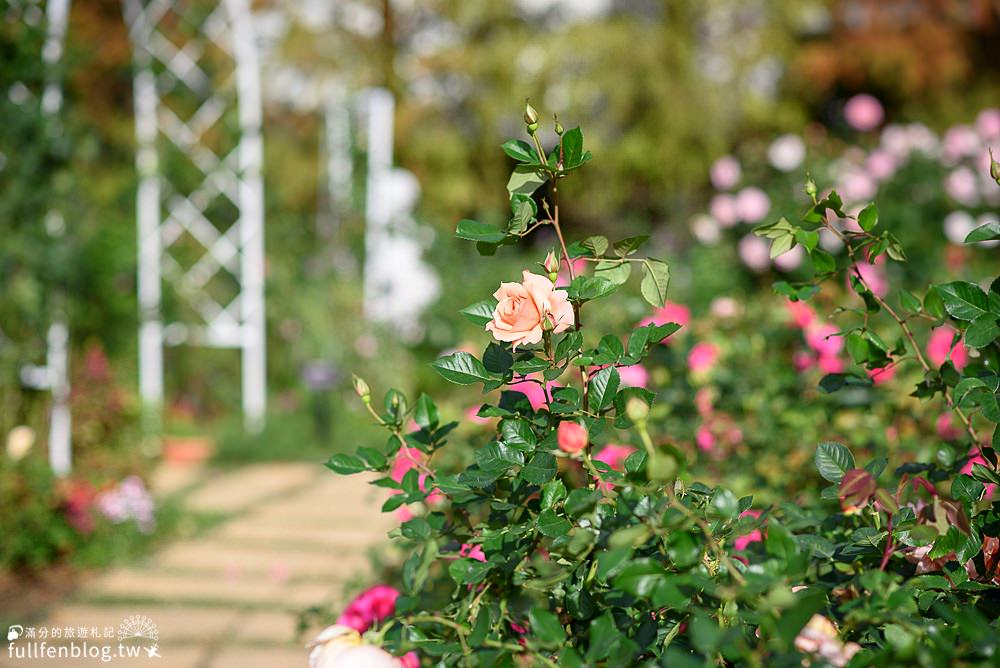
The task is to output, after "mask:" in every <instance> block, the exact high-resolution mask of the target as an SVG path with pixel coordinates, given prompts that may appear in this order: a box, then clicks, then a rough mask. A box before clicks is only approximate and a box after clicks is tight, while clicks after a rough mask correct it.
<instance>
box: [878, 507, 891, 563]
mask: <svg viewBox="0 0 1000 668" xmlns="http://www.w3.org/2000/svg"><path fill="white" fill-rule="evenodd" d="M892 519H893V516H892V514H891V513H890V514H889V524H887V525H886V527H885V528H886V531H888V532H889V536H888V538H886V541H885V549H884V550H883V551H882V563H880V564H879V565H878V569H879V570H880V571H884V570H885V567H886V566H887V565H888V564H889V558H890V557H891V556H892V553H893V551H894V550H895V541H894V540H893V539H892Z"/></svg>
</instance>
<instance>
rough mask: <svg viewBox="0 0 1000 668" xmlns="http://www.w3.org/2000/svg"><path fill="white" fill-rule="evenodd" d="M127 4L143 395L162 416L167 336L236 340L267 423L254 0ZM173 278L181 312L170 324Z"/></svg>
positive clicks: (248, 413)
mask: <svg viewBox="0 0 1000 668" xmlns="http://www.w3.org/2000/svg"><path fill="white" fill-rule="evenodd" d="M123 5H124V13H125V20H126V23H127V24H128V28H129V34H130V37H131V41H132V45H133V50H134V59H135V65H136V72H135V90H134V96H135V124H136V139H137V144H138V149H137V153H136V166H137V169H138V172H139V178H140V181H139V188H138V193H137V196H136V209H137V218H138V236H139V244H138V245H139V285H138V297H139V309H140V331H139V385H140V394H141V395H142V398H143V400H144V402H145V404H146V405H147V407H149V408H150V409H153V410H152V411H151V412H150V415H152V416H154V417H156V416H158V414H159V408H160V407H161V405H162V402H163V372H164V368H163V347H164V345H180V344H191V345H204V346H210V347H220V348H236V349H239V350H241V351H242V367H243V368H242V388H243V412H244V416H245V418H246V422H247V426H248V427H249V428H251V429H258V428H260V427H261V426H262V424H263V419H264V411H265V403H266V377H265V331H264V203H263V198H264V196H263V184H262V181H261V162H262V158H263V155H262V154H263V151H262V142H261V135H260V132H261V99H260V74H259V68H258V63H257V47H256V44H255V41H254V32H253V23H252V15H251V11H250V6H249V0H222V1H221V2H215V1H212V2H209V1H207V0H123ZM176 163H179V164H176ZM192 174H193V175H196V177H197V178H196V179H194V181H193V182H192V181H190V180H189V179H190V177H191V175H192ZM164 286H168V289H170V290H172V296H175V297H176V302H177V304H178V305H179V311H181V313H179V314H177V315H174V317H173V318H170V320H171V322H165V320H166V318H165V317H164V302H165V300H164V296H165V295H164V290H163V287H164Z"/></svg>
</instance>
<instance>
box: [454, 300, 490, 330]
mask: <svg viewBox="0 0 1000 668" xmlns="http://www.w3.org/2000/svg"><path fill="white" fill-rule="evenodd" d="M496 307H497V300H496V299H493V298H492V297H490V298H489V299H484V300H483V301H481V302H476V303H475V304H470V305H469V306H466V307H465V308H463V309H462V310H461V311H459V313H461V314H462V317H464V318H465V319H466V320H468V321H469V322H471V323H472V324H474V325H479V326H480V327H485V326H486V323H488V322H490V321H491V320H493V309H495V308H496Z"/></svg>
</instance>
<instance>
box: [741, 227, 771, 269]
mask: <svg viewBox="0 0 1000 668" xmlns="http://www.w3.org/2000/svg"><path fill="white" fill-rule="evenodd" d="M738 252H739V254H740V259H741V260H743V264H745V265H746V266H747V267H748V268H749V269H750V270H751V271H753V272H755V273H758V274H759V273H761V272H763V271H766V270H767V268H768V267H769V266H770V265H771V249H770V247H769V246H768V245H767V242H766V241H764V240H763V239H761V238H760V237H758V236H756V235H754V234H748V235H746V236H745V237H743V238H742V239H740V244H739V248H738Z"/></svg>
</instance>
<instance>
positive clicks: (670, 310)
mask: <svg viewBox="0 0 1000 668" xmlns="http://www.w3.org/2000/svg"><path fill="white" fill-rule="evenodd" d="M671 322H675V323H677V324H678V325H680V326H681V327H687V326H688V324H690V322H691V309H689V308H688V307H687V306H684V305H683V304H676V303H674V302H667V303H666V304H664V305H663V306H662V307H661V308H658V309H656V310H655V311H653V315H651V316H647V317H645V318H643V319H642V320H640V321H639V325H638V326H639V327H645V326H646V325H666V324H667V323H671ZM671 337H672V335H671V336H668V337H667V338H666V339H664V340H663V341H662V342H661V343H669V342H670V339H671Z"/></svg>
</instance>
